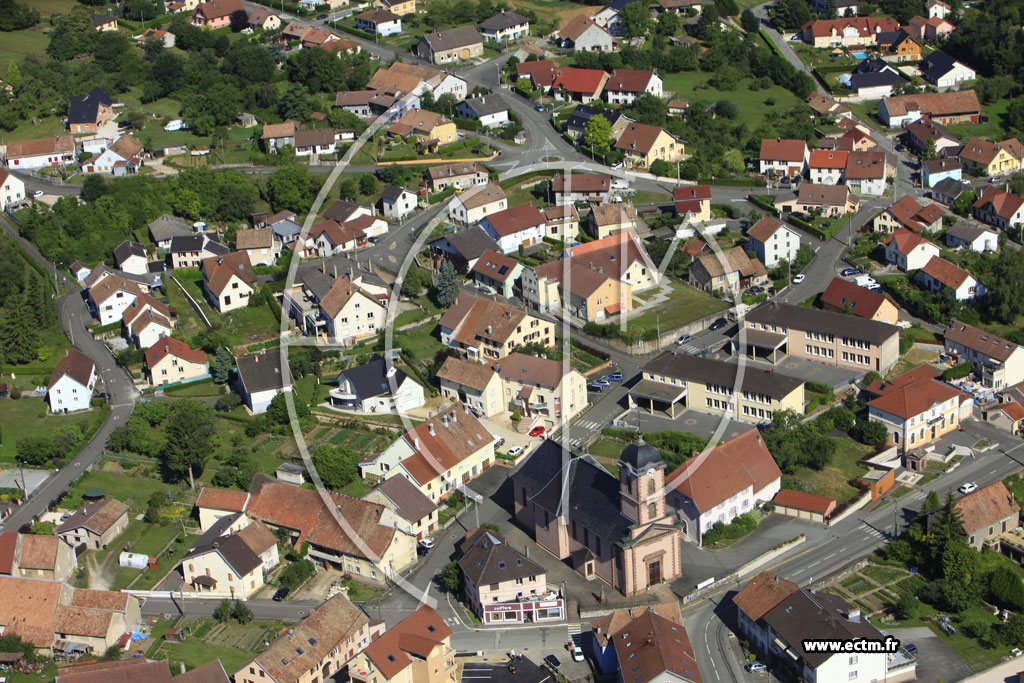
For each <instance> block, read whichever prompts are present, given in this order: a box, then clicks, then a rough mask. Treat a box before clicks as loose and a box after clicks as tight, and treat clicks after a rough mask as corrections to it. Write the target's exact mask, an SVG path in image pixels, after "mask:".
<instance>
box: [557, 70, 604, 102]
mask: <svg viewBox="0 0 1024 683" xmlns="http://www.w3.org/2000/svg"><path fill="white" fill-rule="evenodd" d="M607 79H608V73H607V72H606V71H602V70H601V69H579V68H576V67H571V66H567V67H565V68H564V69H562V70H561V72H559V74H558V77H557V78H556V79H555V82H554V83H553V84H552V86H553V87H554V88H555V89H556V90H557V89H558V88H564V89H565V90H566V91H568V92H571V93H583V94H585V95H597V94H598V93H600V92H601V88H602V87H603V86H604V84H605V81H606V80H607Z"/></svg>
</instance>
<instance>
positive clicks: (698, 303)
mask: <svg viewBox="0 0 1024 683" xmlns="http://www.w3.org/2000/svg"><path fill="white" fill-rule="evenodd" d="M670 286H671V287H672V293H671V295H670V296H669V300H668V301H667V302H665V303H664V304H662V305H661V306H656V307H654V308H650V309H647V310H646V311H644V312H643V313H641V314H640V315H639V316H637V317H636V318H633V319H632V320H630V321H629V329H630V330H633V331H636V330H648V329H654V328H655V327H656V326H658V325H659V317H660V325H661V331H662V333H665V332H667V331H669V330H673V329H675V328H677V327H679V326H681V325H685V324H687V323H690V322H693V321H694V320H699V319H700V318H704V317H707V316H709V315H711V314H713V313H716V312H718V311H721V310H724V309H725V308H727V305H726V303H725V302H724V301H719V300H718V299H716V298H714V297H712V296H709V295H707V294H705V293H704V292H701V291H700V290H697V289H694V288H693V287H690V286H689V285H685V284H681V283H678V282H673V283H672V284H671V285H670Z"/></svg>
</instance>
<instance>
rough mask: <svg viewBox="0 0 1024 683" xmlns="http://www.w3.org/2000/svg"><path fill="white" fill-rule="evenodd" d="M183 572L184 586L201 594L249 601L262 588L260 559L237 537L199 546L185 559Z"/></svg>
mask: <svg viewBox="0 0 1024 683" xmlns="http://www.w3.org/2000/svg"><path fill="white" fill-rule="evenodd" d="M181 570H182V574H183V575H184V577H185V584H186V585H188V586H191V588H192V590H193V591H195V592H199V593H201V592H203V591H208V592H211V593H218V594H230V595H231V598H232V599H235V600H246V599H248V598H249V597H250V596H252V595H253V594H254V593H256V592H257V591H259V590H260V589H261V588H263V570H262V566H261V563H260V558H259V556H257V555H256V553H254V552H252V550H250V549H249V547H248V546H247V545H246V544H245V543H244V542H243V541H242V539H241V538H239V537H238V536H237V535H236V534H228V535H227V536H220V537H219V538H215V539H214V540H212V541H210V542H209V543H205V544H203V545H200V546H196V547H195V548H193V549H192V550H191V551H190V552H189V553H188V554H187V555H185V557H184V558H183V559H182V561H181Z"/></svg>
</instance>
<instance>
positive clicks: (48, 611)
mask: <svg viewBox="0 0 1024 683" xmlns="http://www.w3.org/2000/svg"><path fill="white" fill-rule="evenodd" d="M0 592H2V594H3V596H4V600H3V601H2V602H0V623H3V624H5V627H4V628H5V633H10V634H15V635H17V636H19V637H20V638H21V639H22V640H23V641H25V642H27V643H30V644H31V645H32V646H33V647H34V648H35V651H36V653H38V654H40V655H43V656H45V657H48V658H49V657H53V656H54V655H60V656H64V657H67V658H69V659H73V658H75V657H77V656H82V657H101V656H102V655H103V654H104V653H106V652H107V651H108V650H109V648H111V647H114V646H116V645H117V644H118V642H119V641H120V640H121V638H122V637H123V636H125V635H126V634H127V633H129V632H130V631H132V630H134V629H135V628H137V625H138V624H140V623H141V617H140V616H139V599H138V598H137V597H135V596H133V595H128V594H126V593H115V592H112V591H104V590H86V589H84V588H74V587H73V586H71V585H69V584H67V583H64V582H62V581H48V580H44V579H38V578H30V577H21V576H0ZM68 648H70V652H68V651H67V649H68ZM61 673H62V674H64V673H65V670H64V669H61ZM8 675H10V671H8ZM61 678H62V679H63V678H64V676H63V675H62V676H61ZM73 680H76V679H73ZM92 680H93V681H96V680H104V681H106V680H113V679H112V678H109V677H95V678H92ZM133 680H134V681H138V682H139V683H141V682H142V681H143V680H146V681H152V680H158V679H154V678H145V679H143V678H135V679H133ZM159 680H164V679H159ZM166 680H167V681H170V678H169V677H168V678H167V679H166ZM186 680H187V679H186ZM82 683H87V682H86V681H85V680H84V679H83V681H82ZM182 683H185V682H184V681H183V682H182Z"/></svg>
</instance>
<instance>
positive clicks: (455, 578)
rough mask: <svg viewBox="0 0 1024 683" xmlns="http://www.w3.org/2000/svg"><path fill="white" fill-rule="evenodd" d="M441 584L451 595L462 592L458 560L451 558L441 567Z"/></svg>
mask: <svg viewBox="0 0 1024 683" xmlns="http://www.w3.org/2000/svg"><path fill="white" fill-rule="evenodd" d="M441 584H442V585H443V586H444V587H445V589H446V590H447V591H448V592H449V593H451V594H452V595H459V594H460V593H461V592H462V570H461V569H459V563H458V562H456V561H455V560H452V561H451V562H449V563H448V564H446V565H445V566H444V567H443V568H442V569H441Z"/></svg>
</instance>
